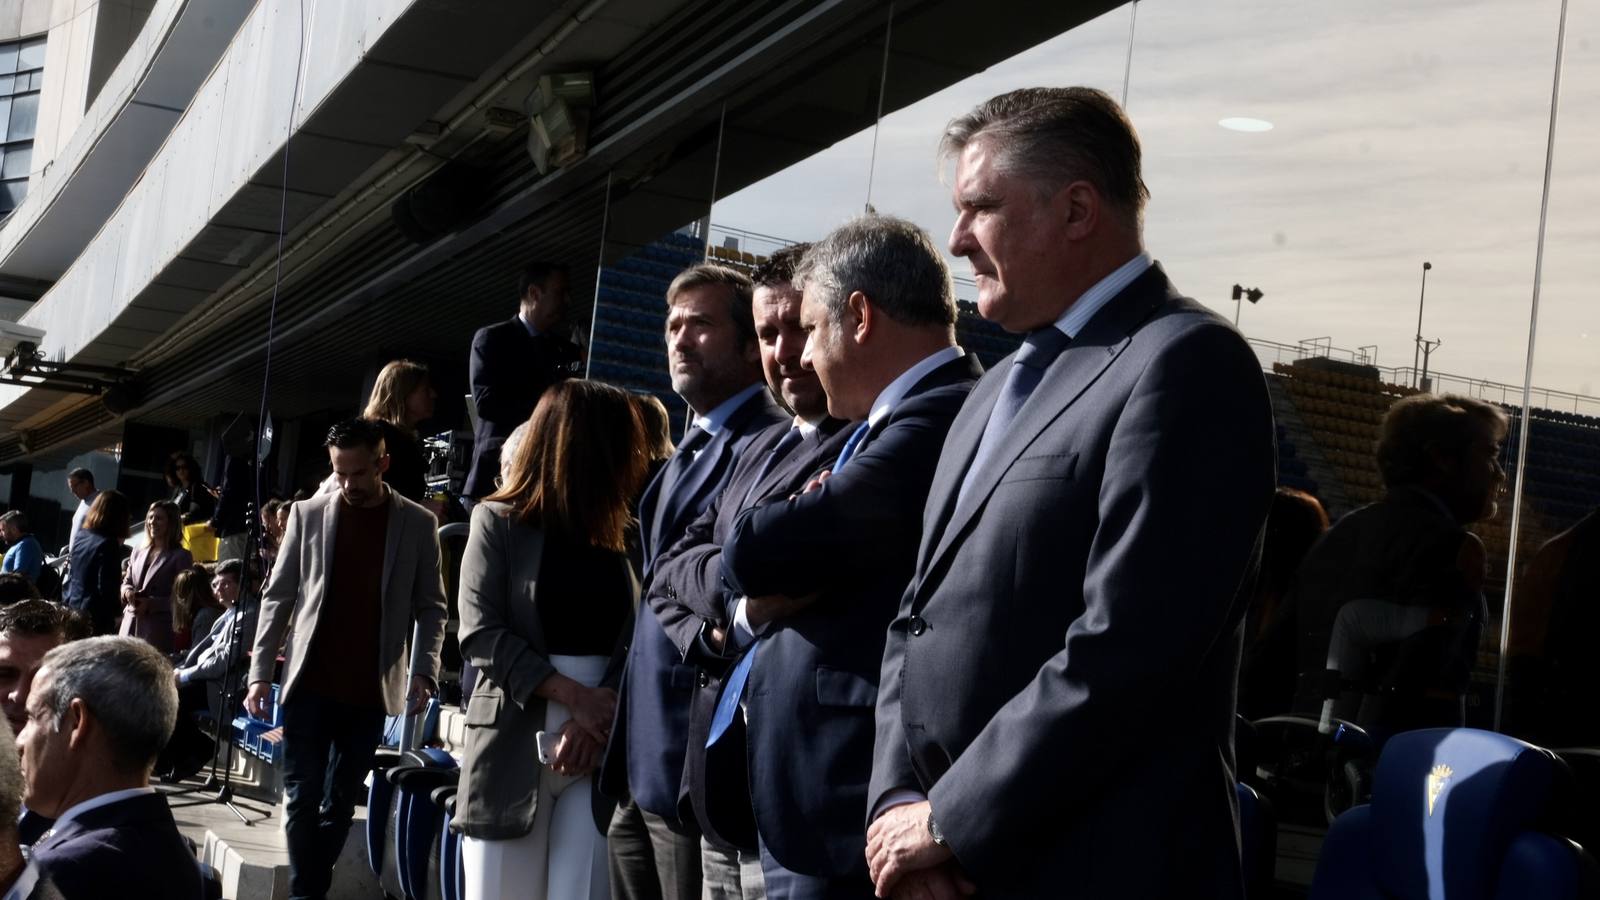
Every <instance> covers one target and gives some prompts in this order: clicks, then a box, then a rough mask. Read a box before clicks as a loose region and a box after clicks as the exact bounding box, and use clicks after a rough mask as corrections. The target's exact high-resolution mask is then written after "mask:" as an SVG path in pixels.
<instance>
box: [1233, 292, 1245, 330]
mask: <svg viewBox="0 0 1600 900" xmlns="http://www.w3.org/2000/svg"><path fill="white" fill-rule="evenodd" d="M1242 309H1244V298H1243V297H1242V296H1241V297H1235V298H1233V330H1234V331H1238V330H1239V311H1240V310H1242Z"/></svg>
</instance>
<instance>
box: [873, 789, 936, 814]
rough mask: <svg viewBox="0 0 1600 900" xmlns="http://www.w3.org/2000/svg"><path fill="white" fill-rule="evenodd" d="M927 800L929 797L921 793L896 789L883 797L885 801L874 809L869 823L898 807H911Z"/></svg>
mask: <svg viewBox="0 0 1600 900" xmlns="http://www.w3.org/2000/svg"><path fill="white" fill-rule="evenodd" d="M926 799H928V795H927V794H924V793H923V792H921V791H914V790H912V789H910V788H896V789H895V790H892V791H890V792H889V793H887V794H884V795H883V799H882V800H879V801H878V805H877V806H874V807H873V808H872V815H871V816H870V817H869V818H868V821H870V822H876V821H878V817H879V816H881V815H883V814H884V813H886V812H888V811H889V810H891V809H894V808H895V807H896V806H909V805H910V804H912V803H921V802H922V801H924V800H926Z"/></svg>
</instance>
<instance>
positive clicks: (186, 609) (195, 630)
mask: <svg viewBox="0 0 1600 900" xmlns="http://www.w3.org/2000/svg"><path fill="white" fill-rule="evenodd" d="M220 615H222V604H221V603H220V602H218V601H217V595H216V594H215V593H213V592H212V590H211V570H209V569H207V568H206V567H205V566H202V565H200V564H199V563H196V564H194V565H192V566H190V567H189V568H187V569H184V570H183V571H182V572H179V573H178V577H177V578H174V579H173V580H172V649H173V650H175V651H180V652H181V651H187V650H188V649H189V648H190V647H192V646H194V642H195V641H197V640H201V639H203V638H204V637H205V636H206V635H207V634H209V633H210V632H211V626H212V625H214V624H216V621H217V617H218V616H220Z"/></svg>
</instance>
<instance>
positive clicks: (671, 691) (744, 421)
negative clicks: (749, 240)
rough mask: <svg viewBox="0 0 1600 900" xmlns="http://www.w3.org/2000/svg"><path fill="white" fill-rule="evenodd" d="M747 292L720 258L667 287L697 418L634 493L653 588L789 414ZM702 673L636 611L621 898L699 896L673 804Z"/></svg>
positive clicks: (622, 733)
mask: <svg viewBox="0 0 1600 900" xmlns="http://www.w3.org/2000/svg"><path fill="white" fill-rule="evenodd" d="M750 295H751V285H750V279H749V278H747V277H746V276H744V275H742V274H740V273H738V272H735V271H733V270H731V269H727V268H724V267H722V266H715V265H698V266H692V267H690V268H688V269H685V270H684V271H683V272H681V273H679V274H678V277H677V278H674V279H673V281H672V284H671V285H670V286H668V288H667V333H666V339H667V363H668V366H669V368H670V370H671V376H672V389H673V390H674V391H676V392H677V393H678V395H679V396H681V397H683V399H684V400H685V402H687V403H688V404H689V408H690V409H692V410H693V411H694V413H695V417H694V423H693V424H692V425H691V426H690V427H689V429H688V430H687V431H686V432H685V433H684V436H683V440H681V441H679V443H678V449H677V452H675V453H674V454H673V455H672V457H671V458H670V459H669V460H668V461H667V463H666V465H664V466H662V467H661V471H660V472H658V473H657V474H656V477H655V479H654V480H653V481H651V483H650V485H649V486H648V487H646V488H645V492H644V495H643V497H642V498H641V499H640V501H639V529H640V543H641V550H642V553H643V559H644V583H645V588H644V589H645V591H647V592H648V591H649V590H650V589H651V579H652V577H653V575H654V568H655V562H656V560H657V558H658V557H660V556H661V554H662V552H663V551H665V550H666V549H667V548H668V547H671V546H672V545H673V544H674V543H676V542H677V540H678V539H679V538H680V537H681V536H682V535H683V532H684V529H686V528H687V527H688V526H689V523H690V522H693V521H694V520H695V519H696V518H697V517H698V516H699V515H700V514H701V513H702V512H704V511H705V509H706V507H707V506H708V505H710V503H711V501H712V499H713V498H715V497H716V496H717V494H718V493H720V492H721V490H722V487H723V485H724V484H725V483H726V481H727V477H728V474H729V473H730V472H731V471H732V470H733V466H734V464H735V463H736V462H738V460H739V457H740V456H741V455H742V454H743V453H744V451H745V449H746V447H748V446H749V444H750V442H751V441H752V440H753V439H754V438H755V436H756V435H758V434H760V433H761V432H762V431H763V430H764V429H766V428H767V427H768V426H771V425H773V424H775V423H777V422H780V421H783V420H784V419H785V418H786V417H785V416H784V414H783V411H782V410H781V409H780V408H779V407H778V405H777V404H776V403H774V402H773V400H772V396H771V395H770V394H769V393H767V389H766V385H765V384H764V383H763V382H762V380H761V354H760V351H759V350H758V349H757V346H756V336H755V325H754V321H753V320H752V318H751V314H750ZM698 677H699V676H698V673H697V672H696V670H695V667H694V666H692V665H688V664H686V663H684V661H683V658H682V656H681V655H680V654H679V653H678V651H677V649H676V648H675V647H674V646H673V644H672V641H671V640H670V639H669V638H668V637H667V633H666V632H665V631H664V630H663V628H662V623H661V619H660V618H658V617H657V616H655V615H642V614H641V615H639V616H637V617H636V618H635V620H634V631H633V638H632V642H631V643H630V645H629V650H628V661H627V668H626V670H625V671H624V673H623V680H622V686H621V690H620V691H618V696H617V718H616V723H615V725H614V726H613V729H612V734H611V740H610V742H609V743H608V745H607V748H606V758H605V762H604V763H603V765H602V767H601V788H602V790H604V791H605V792H606V793H607V794H608V795H610V796H613V797H616V798H618V799H619V800H622V798H624V797H627V798H629V799H627V800H625V801H623V802H620V803H619V804H618V806H617V811H616V814H615V815H614V816H613V817H612V820H611V827H610V829H609V830H608V832H607V839H608V847H609V850H610V854H611V885H612V891H613V895H614V896H616V897H619V898H635V897H651V898H654V897H660V898H663V900H673V898H681V900H693V898H698V897H699V896H700V885H701V881H700V834H699V830H698V829H697V828H696V827H695V826H694V823H693V822H692V821H686V820H685V817H684V816H683V815H682V812H681V810H680V807H679V803H678V799H679V793H680V788H681V785H682V777H683V748H684V742H685V739H686V734H687V730H688V723H689V704H690V700H691V698H692V697H693V694H694V686H695V684H696V683H697V681H698Z"/></svg>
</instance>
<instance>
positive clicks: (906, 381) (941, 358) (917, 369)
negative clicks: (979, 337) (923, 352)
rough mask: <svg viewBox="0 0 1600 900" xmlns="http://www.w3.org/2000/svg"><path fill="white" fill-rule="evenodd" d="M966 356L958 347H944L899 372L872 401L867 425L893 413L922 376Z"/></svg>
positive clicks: (874, 423)
mask: <svg viewBox="0 0 1600 900" xmlns="http://www.w3.org/2000/svg"><path fill="white" fill-rule="evenodd" d="M966 355H967V351H965V350H963V349H961V348H960V347H946V348H944V349H943V350H937V351H935V352H933V353H932V354H930V355H928V356H925V357H923V359H922V361H921V362H919V363H917V364H916V365H914V366H912V367H911V368H909V369H907V370H905V371H904V372H901V373H900V376H899V377H898V378H896V379H895V380H893V381H891V382H889V386H888V387H886V388H884V389H883V392H882V393H880V394H878V399H876V400H874V401H872V412H871V413H869V414H868V415H867V424H868V425H877V424H878V423H879V422H882V421H883V420H884V419H886V418H888V417H889V414H890V413H892V412H894V408H895V407H896V406H899V405H900V401H901V400H904V399H905V398H906V395H907V394H909V393H911V389H912V388H914V387H916V386H917V382H919V381H921V380H922V379H923V376H925V375H927V374H928V373H929V372H932V371H933V370H934V369H937V368H939V367H940V366H942V365H944V364H945V363H948V362H953V361H955V360H958V359H960V358H961V357H963V356H966Z"/></svg>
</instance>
